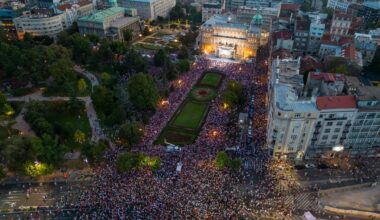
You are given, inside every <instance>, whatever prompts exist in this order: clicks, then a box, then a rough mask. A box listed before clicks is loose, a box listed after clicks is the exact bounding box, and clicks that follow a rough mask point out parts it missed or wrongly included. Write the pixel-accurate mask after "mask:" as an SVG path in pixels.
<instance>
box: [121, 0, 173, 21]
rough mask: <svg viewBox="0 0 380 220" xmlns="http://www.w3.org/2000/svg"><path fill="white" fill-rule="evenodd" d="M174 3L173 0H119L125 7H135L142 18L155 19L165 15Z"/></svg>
mask: <svg viewBox="0 0 380 220" xmlns="http://www.w3.org/2000/svg"><path fill="white" fill-rule="evenodd" d="M175 4H176V1H175V0H120V1H119V5H121V6H122V7H125V8H135V9H136V10H137V14H138V15H139V16H140V18H142V19H157V17H158V16H160V17H167V16H168V15H169V12H170V10H171V9H172V8H174V6H175Z"/></svg>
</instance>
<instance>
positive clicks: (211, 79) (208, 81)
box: [200, 73, 222, 87]
mask: <svg viewBox="0 0 380 220" xmlns="http://www.w3.org/2000/svg"><path fill="white" fill-rule="evenodd" d="M221 78H222V75H220V74H218V73H206V75H204V77H203V78H202V80H201V82H200V84H202V85H208V86H212V87H218V85H219V82H220V80H221Z"/></svg>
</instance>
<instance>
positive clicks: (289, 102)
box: [274, 83, 317, 112]
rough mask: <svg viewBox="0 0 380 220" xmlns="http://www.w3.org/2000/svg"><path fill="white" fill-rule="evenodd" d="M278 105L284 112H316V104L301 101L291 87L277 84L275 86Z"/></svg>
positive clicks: (310, 101) (306, 100)
mask: <svg viewBox="0 0 380 220" xmlns="http://www.w3.org/2000/svg"><path fill="white" fill-rule="evenodd" d="M274 93H275V99H276V105H277V106H278V108H280V109H281V110H283V111H296V112H316V111H317V108H316V105H315V102H314V101H312V100H311V99H299V96H298V95H297V94H296V90H295V89H294V88H293V87H292V86H291V85H286V84H281V83H280V84H276V85H275V86H274Z"/></svg>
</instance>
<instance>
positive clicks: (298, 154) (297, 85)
mask: <svg viewBox="0 0 380 220" xmlns="http://www.w3.org/2000/svg"><path fill="white" fill-rule="evenodd" d="M299 68H300V59H282V60H280V59H279V58H277V59H273V62H272V68H270V69H271V71H270V81H269V84H268V86H269V90H268V91H269V92H268V97H269V114H268V132H267V135H268V136H267V143H268V148H269V153H270V154H271V155H272V156H273V157H274V158H288V159H302V158H303V157H304V156H305V153H306V150H307V148H308V146H309V145H310V143H311V139H312V135H313V132H314V127H315V123H316V120H317V118H318V110H317V108H316V104H315V99H314V98H305V97H304V96H303V87H304V85H303V75H301V74H299Z"/></svg>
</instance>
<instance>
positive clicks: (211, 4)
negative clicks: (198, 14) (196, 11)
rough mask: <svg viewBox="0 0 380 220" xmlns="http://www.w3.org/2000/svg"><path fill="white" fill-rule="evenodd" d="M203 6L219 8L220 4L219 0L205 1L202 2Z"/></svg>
mask: <svg viewBox="0 0 380 220" xmlns="http://www.w3.org/2000/svg"><path fill="white" fill-rule="evenodd" d="M203 7H204V8H218V9H219V8H221V7H222V5H221V4H220V3H219V2H207V3H204V4H203Z"/></svg>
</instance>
